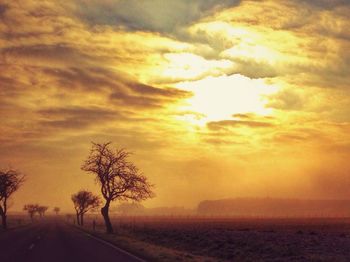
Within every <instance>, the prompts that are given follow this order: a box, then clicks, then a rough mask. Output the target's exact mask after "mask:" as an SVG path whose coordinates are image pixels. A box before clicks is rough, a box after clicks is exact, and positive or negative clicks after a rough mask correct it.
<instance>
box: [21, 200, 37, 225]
mask: <svg viewBox="0 0 350 262" xmlns="http://www.w3.org/2000/svg"><path fill="white" fill-rule="evenodd" d="M38 208H39V205H38V204H27V205H25V206H24V207H23V210H24V211H27V212H28V214H29V217H30V219H31V220H32V221H33V217H34V215H35V213H37V212H38Z"/></svg>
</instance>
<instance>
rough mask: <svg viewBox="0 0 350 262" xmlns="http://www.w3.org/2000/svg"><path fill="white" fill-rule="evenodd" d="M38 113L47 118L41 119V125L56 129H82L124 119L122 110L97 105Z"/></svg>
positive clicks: (53, 109) (43, 110)
mask: <svg viewBox="0 0 350 262" xmlns="http://www.w3.org/2000/svg"><path fill="white" fill-rule="evenodd" d="M37 113H38V114H39V115H41V117H43V118H45V119H44V120H41V121H40V126H42V127H43V128H45V127H48V128H55V129H57V128H58V129H60V128H62V129H81V128H86V127H89V126H94V125H97V124H99V123H102V122H106V121H115V120H118V119H124V116H123V115H122V114H121V113H120V112H117V111H113V110H106V109H103V108H97V107H90V108H84V107H69V108H63V107H58V108H48V109H41V110H39V111H38V112H37Z"/></svg>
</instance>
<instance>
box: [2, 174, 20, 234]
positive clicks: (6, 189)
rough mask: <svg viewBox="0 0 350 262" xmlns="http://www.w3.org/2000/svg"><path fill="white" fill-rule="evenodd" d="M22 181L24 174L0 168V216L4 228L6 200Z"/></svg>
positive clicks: (5, 223) (5, 225) (5, 222)
mask: <svg viewBox="0 0 350 262" xmlns="http://www.w3.org/2000/svg"><path fill="white" fill-rule="evenodd" d="M23 182H24V175H22V174H20V173H19V172H18V171H15V170H12V169H8V170H0V216H1V220H2V227H3V228H4V229H7V210H8V200H9V198H10V196H11V195H12V194H13V193H14V192H16V191H17V190H18V188H19V187H20V186H21V185H22V183H23Z"/></svg>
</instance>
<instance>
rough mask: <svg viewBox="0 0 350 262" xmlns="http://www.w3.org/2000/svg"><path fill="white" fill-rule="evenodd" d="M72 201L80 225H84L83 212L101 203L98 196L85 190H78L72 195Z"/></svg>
mask: <svg viewBox="0 0 350 262" xmlns="http://www.w3.org/2000/svg"><path fill="white" fill-rule="evenodd" d="M72 201H73V204H74V209H75V212H76V216H77V224H78V225H81V226H83V225H84V215H85V213H86V212H88V211H90V210H92V209H95V208H97V207H98V206H99V205H100V203H101V202H100V198H99V197H98V196H95V195H94V194H93V193H91V192H89V191H86V190H80V191H79V192H78V193H76V194H74V195H72Z"/></svg>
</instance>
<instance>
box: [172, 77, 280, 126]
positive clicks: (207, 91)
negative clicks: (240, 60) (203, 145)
mask: <svg viewBox="0 0 350 262" xmlns="http://www.w3.org/2000/svg"><path fill="white" fill-rule="evenodd" d="M176 87H177V88H181V89H184V90H187V91H190V92H192V93H193V96H192V97H191V98H189V99H188V100H187V104H186V106H184V107H185V109H186V110H187V111H189V112H194V113H195V114H193V115H194V116H195V117H192V118H191V117H190V118H189V117H188V116H187V120H188V121H190V122H192V123H196V124H205V123H207V122H210V121H220V120H226V119H232V116H233V115H235V114H246V113H253V114H255V115H262V116H266V115H270V114H271V113H272V109H271V108H268V107H267V103H268V95H271V94H274V93H276V92H278V90H279V89H278V87H276V86H274V85H269V84H267V83H265V81H264V80H263V79H250V78H249V77H245V76H243V75H240V74H235V75H231V76H226V75H225V76H219V77H206V78H204V79H202V80H198V81H192V82H190V81H187V82H182V83H179V84H177V85H176ZM198 115H200V116H202V117H198Z"/></svg>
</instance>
